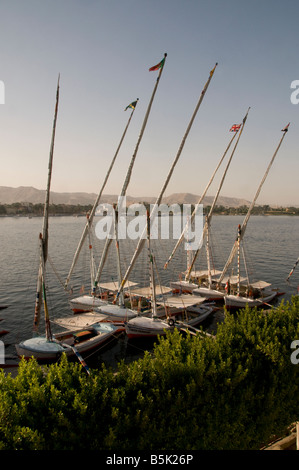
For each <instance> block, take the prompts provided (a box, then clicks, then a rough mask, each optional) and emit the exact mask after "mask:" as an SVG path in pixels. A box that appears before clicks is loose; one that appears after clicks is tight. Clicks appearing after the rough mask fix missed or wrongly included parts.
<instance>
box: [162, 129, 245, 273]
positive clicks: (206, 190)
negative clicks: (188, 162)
mask: <svg viewBox="0 0 299 470" xmlns="http://www.w3.org/2000/svg"><path fill="white" fill-rule="evenodd" d="M236 135H237V133H236V132H235V133H234V135H233V137H232V138H231V140H230V141H229V143H228V146H227V147H226V150H225V152H224V154H223V155H222V157H221V158H220V160H219V162H218V164H217V166H216V168H215V170H214V173H213V174H212V176H211V178H210V181H209V182H208V184H207V186H206V187H205V190H204V192H203V193H202V195H201V196H200V198H199V200H198V202H197V204H196V206H195V208H194V211H193V212H192V215H191V219H190V221H189V223H187V224H186V226H185V228H184V230H183V231H182V233H181V236H180V238H179V239H178V241H177V243H176V245H175V247H174V249H173V250H172V252H171V254H170V256H169V258H168V260H167V261H166V263H165V265H164V269H166V268H167V267H168V264H169V263H170V261H171V260H172V258H173V257H174V255H175V253H176V251H177V249H178V247H179V246H180V244H181V243H182V241H183V239H184V236H185V233H186V231H187V230H188V226H189V224H190V226H191V225H192V222H193V220H194V217H195V214H196V213H197V210H198V207H199V205H200V204H201V203H202V201H203V200H204V198H205V196H206V194H207V192H208V189H209V187H210V186H211V184H212V182H213V179H214V177H215V175H216V173H217V171H218V169H219V167H220V165H221V163H222V162H223V160H224V158H225V156H226V154H227V152H228V151H229V148H230V146H231V144H232V142H233V140H234V139H235V137H236ZM189 266H190V263H189Z"/></svg>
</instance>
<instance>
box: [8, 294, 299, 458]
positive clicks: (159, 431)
mask: <svg viewBox="0 0 299 470" xmlns="http://www.w3.org/2000/svg"><path fill="white" fill-rule="evenodd" d="M298 317H299V300H298V298H293V300H292V302H291V303H287V304H284V303H282V304H281V305H280V306H279V308H277V309H272V310H270V311H268V312H267V313H266V314H265V313H263V312H260V311H257V310H249V309H245V310H244V311H242V312H241V313H239V314H238V316H237V317H235V316H233V315H230V314H227V315H226V318H225V322H224V323H223V324H220V325H219V326H218V331H217V338H216V339H213V338H210V337H203V336H202V335H198V336H196V337H193V336H189V335H187V336H186V337H184V336H182V335H181V334H180V333H179V332H178V331H176V332H174V333H173V334H168V335H167V336H166V337H165V338H161V339H160V340H159V341H158V344H157V345H156V346H155V348H154V354H150V353H148V352H147V353H145V355H144V357H143V358H142V359H139V360H138V361H136V362H134V363H132V364H130V365H129V366H127V365H125V364H124V363H120V364H119V367H118V371H117V374H114V373H113V371H111V370H107V369H106V368H105V367H103V369H102V370H92V374H91V375H90V376H87V375H86V374H85V372H84V371H83V369H82V367H81V366H80V365H79V364H73V363H68V361H67V359H66V357H63V358H62V359H61V361H60V363H59V364H54V365H51V366H48V367H40V366H39V365H38V364H37V363H36V362H35V361H34V360H31V361H29V362H28V363H26V362H23V361H22V362H21V364H20V366H19V372H18V375H17V377H16V378H12V377H11V376H5V375H4V373H3V372H2V373H1V374H0V449H46V450H56V449H70V450H72V449H74V450H78V449H98V450H100V449H105V450H158V449H159V450H163V449H167V450H169V449H171V450H201V449H210V450H211V449H243V450H245V449H259V448H260V446H261V445H262V444H263V443H264V442H267V441H268V440H269V439H270V438H271V436H272V435H274V434H279V433H280V432H283V431H284V429H285V428H286V427H287V426H288V425H289V424H290V423H292V422H294V421H296V420H298V419H299V416H298V396H299V379H298V371H299V364H298V365H296V364H293V363H292V362H291V359H290V356H291V353H292V350H291V348H290V347H291V343H292V342H293V341H294V340H295V339H299V329H298Z"/></svg>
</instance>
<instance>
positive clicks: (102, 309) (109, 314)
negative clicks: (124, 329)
mask: <svg viewBox="0 0 299 470" xmlns="http://www.w3.org/2000/svg"><path fill="white" fill-rule="evenodd" d="M166 56H167V54H166V53H165V54H164V58H163V59H162V60H161V61H160V62H159V64H157V65H156V66H154V67H151V68H150V69H149V70H150V71H154V70H159V73H158V77H157V80H156V83H155V86H154V89H153V92H152V96H151V98H150V101H149V104H148V107H147V111H146V113H145V117H144V120H143V124H142V127H141V131H140V134H139V137H138V141H137V144H136V147H135V150H134V153H133V155H132V158H131V161H130V165H129V168H128V171H127V175H126V178H125V181H124V185H123V188H122V191H121V195H120V197H119V202H120V203H122V201H123V198H124V197H125V195H126V191H127V188H128V185H129V182H130V179H131V175H132V171H133V166H134V163H135V159H136V156H137V152H138V149H139V145H140V142H141V139H142V137H143V134H144V131H145V128H146V124H147V121H148V118H149V114H150V111H151V107H152V104H153V101H154V97H155V94H156V91H157V88H158V85H159V83H160V78H161V75H162V72H163V69H164V66H165V61H166ZM107 178H108V176H107ZM107 178H106V179H107ZM118 206H119V204H118V205H117V207H116V208H115V210H114V227H113V228H112V229H113V230H114V234H113V236H108V237H107V239H106V243H105V246H104V250H103V253H102V256H101V260H100V263H99V267H98V270H97V273H96V275H95V278H94V281H93V288H92V294H91V295H85V296H84V297H83V298H82V297H81V298H77V299H74V300H72V301H71V307H72V309H73V310H74V311H76V312H78V311H80V309H81V311H90V310H94V311H95V312H97V313H101V314H104V315H105V316H106V319H107V320H109V321H112V322H113V321H116V322H119V321H127V320H128V319H130V318H134V317H135V316H136V315H138V312H137V311H135V310H133V309H131V308H127V307H125V301H124V291H122V293H121V295H120V296H119V298H118V303H116V302H114V303H113V302H109V301H108V302H107V301H106V302H105V301H104V302H103V300H102V299H98V298H97V290H98V287H99V280H100V277H101V275H102V271H103V268H104V265H105V263H106V260H107V255H108V251H109V248H110V245H111V243H112V240H113V239H115V245H116V253H117V276H118V280H119V283H120V282H121V267H120V247H119V242H118V234H117V218H118V209H119V207H118ZM125 284H126V285H125V286H123V287H124V289H125V288H126V286H128V283H127V282H126V283H125ZM118 288H119V286H118ZM82 307H83V308H82Z"/></svg>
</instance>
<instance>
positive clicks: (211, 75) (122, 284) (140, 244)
mask: <svg viewBox="0 0 299 470" xmlns="http://www.w3.org/2000/svg"><path fill="white" fill-rule="evenodd" d="M217 65H218V64H217V63H216V64H215V66H214V68H213V69H212V70H211V71H210V75H209V78H208V80H207V82H206V84H205V86H204V88H203V90H202V92H201V95H200V98H199V100H198V103H197V105H196V107H195V110H194V112H193V114H192V117H191V119H190V122H189V124H188V126H187V129H186V132H185V134H184V136H183V139H182V141H181V144H180V147H179V149H178V152H177V154H176V157H175V159H174V161H173V163H172V166H171V168H170V171H169V173H168V176H167V178H166V181H165V183H164V184H163V187H162V189H161V192H160V195H159V196H158V198H157V200H156V202H155V204H154V207H153V209H152V212H151V214H150V219H151V220H152V219H154V217H155V215H156V214H157V210H158V206H159V204H160V202H161V200H162V197H163V195H164V192H165V190H166V188H167V186H168V183H169V180H170V178H171V176H172V173H173V171H174V168H175V166H176V164H177V162H178V160H179V158H180V155H181V153H182V150H183V148H184V145H185V142H186V139H187V137H188V134H189V132H190V129H191V127H192V124H193V122H194V119H195V117H196V114H197V112H198V109H199V107H200V105H201V103H202V101H203V98H204V96H205V93H206V91H207V89H208V86H209V84H210V82H211V80H212V77H213V75H214V71H215V69H216V67H217ZM145 231H146V228H145V230H144V231H143V233H142V235H141V237H140V239H139V242H138V244H137V248H136V250H135V253H134V255H133V257H132V259H131V262H130V264H129V266H128V268H127V271H126V273H125V276H124V278H123V280H122V283H121V287H120V289H119V290H118V292H117V294H116V299H118V297H119V295H120V292H121V291H122V289H123V288H124V286H125V283H126V281H127V279H128V276H129V274H130V272H131V270H132V268H133V266H134V264H135V261H136V259H137V257H138V256H139V253H140V251H141V250H142V248H143V246H144V243H145V239H146V237H145Z"/></svg>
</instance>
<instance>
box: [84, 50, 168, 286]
mask: <svg viewBox="0 0 299 470" xmlns="http://www.w3.org/2000/svg"><path fill="white" fill-rule="evenodd" d="M166 57H167V54H166V53H165V54H164V58H163V59H162V60H161V62H160V63H159V64H157V65H156V66H154V67H151V69H152V70H158V69H159V74H158V78H157V80H156V84H155V86H154V90H153V92H152V96H151V98H150V101H149V104H148V107H147V111H146V113H145V116H144V120H143V124H142V126H141V130H140V134H139V137H138V141H137V144H136V147H135V150H134V153H133V155H132V158H131V162H130V165H129V168H128V171H127V175H126V179H125V181H124V184H123V188H122V191H121V194H120V200H121V202H122V200H123V197H124V196H125V194H126V191H127V188H128V186H129V183H130V179H131V175H132V171H133V166H134V163H135V159H136V156H137V152H138V149H139V145H140V142H141V140H142V137H143V134H144V131H145V128H146V124H147V121H148V118H149V115H150V111H151V108H152V104H153V101H154V97H155V94H156V91H157V88H158V85H159V83H160V78H161V75H162V72H163V69H164V65H165V61H166ZM151 69H149V70H150V71H151ZM117 210H118V206H117ZM111 242H112V238H111V237H109V236H108V237H107V238H106V243H105V246H104V250H103V253H102V256H101V260H100V263H99V267H98V271H97V274H96V277H95V283H94V289H93V291H94V292H95V290H96V288H97V285H98V282H99V279H100V277H101V274H102V271H103V268H104V265H105V262H106V259H107V255H108V250H109V247H110V245H111Z"/></svg>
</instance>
